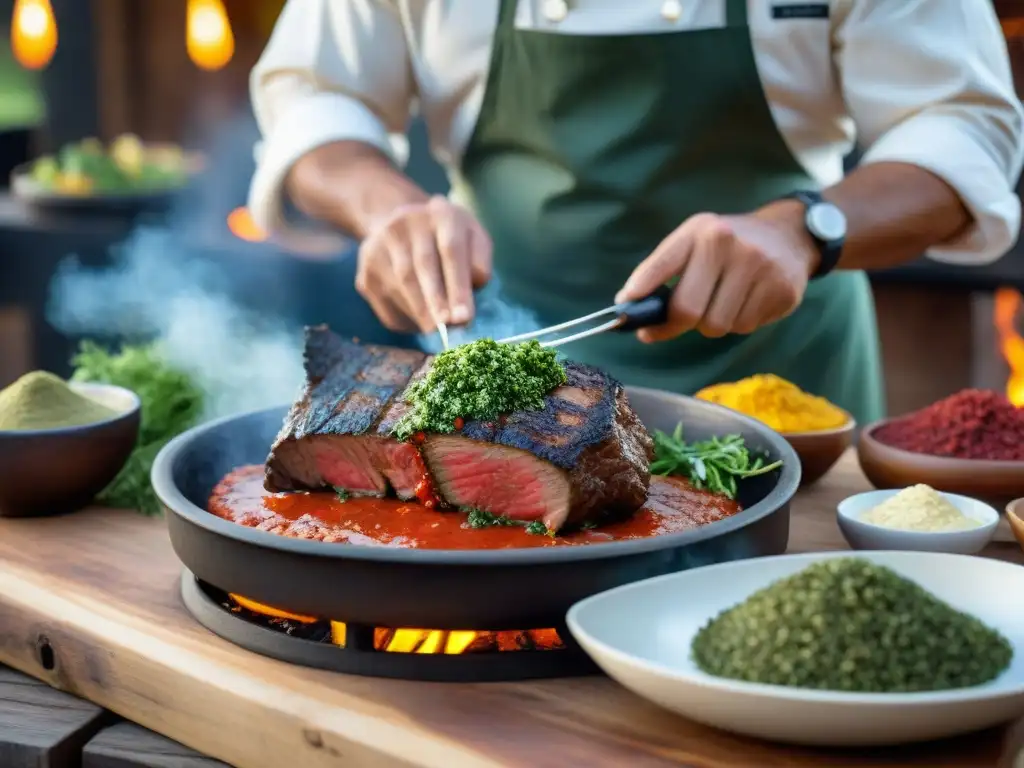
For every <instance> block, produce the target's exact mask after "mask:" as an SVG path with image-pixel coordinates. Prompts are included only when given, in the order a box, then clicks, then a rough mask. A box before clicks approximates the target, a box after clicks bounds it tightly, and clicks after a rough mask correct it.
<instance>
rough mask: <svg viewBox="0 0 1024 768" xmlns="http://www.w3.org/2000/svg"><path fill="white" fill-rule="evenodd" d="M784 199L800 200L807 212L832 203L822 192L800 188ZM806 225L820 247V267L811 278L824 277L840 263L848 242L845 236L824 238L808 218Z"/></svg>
mask: <svg viewBox="0 0 1024 768" xmlns="http://www.w3.org/2000/svg"><path fill="white" fill-rule="evenodd" d="M784 199H788V200H798V201H799V202H801V203H803V204H804V208H805V209H806V211H807V212H810V210H811V208H813V207H814V206H816V205H822V204H826V205H831V203H829V202H828V201H827V200H826V199H825V198H824V197H822V195H821V193H820V192H815V191H811V190H800V191H797V192H791V193H790V194H788V195H786V197H785V198H784ZM804 226H805V227H807V232H808V234H810V236H811V238H812V239H813V240H814V244H815V245H816V246H817V247H818V268H817V269H816V270H814V273H813V274H812V275H811V279H812V280H815V279H817V278H819V277H824V276H825V275H827V274H828V273H829V272H831V271H832V270H834V269H835V268H836V265H838V264H839V259H840V257H841V256H842V255H843V245H844V243H845V242H846V238H845V237H837V238H831V239H825V238H823V237H822V236H821V235H820V234H819V233H818V232H817V231H815V229H814V228H813V227H812V226H811V225H810V222H809V221H808V218H806V217H805V219H804Z"/></svg>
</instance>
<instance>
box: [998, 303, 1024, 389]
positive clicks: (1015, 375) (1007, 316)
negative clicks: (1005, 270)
mask: <svg viewBox="0 0 1024 768" xmlns="http://www.w3.org/2000/svg"><path fill="white" fill-rule="evenodd" d="M1022 305H1024V297H1022V296H1021V293H1020V291H1018V290H1015V289H1013V288H1000V289H999V290H997V291H996V296H995V311H994V313H993V321H994V323H995V326H996V330H997V331H998V332H999V347H1000V350H1001V351H1002V353H1003V357H1004V358H1006V362H1007V364H1008V365H1009V366H1010V378H1009V379H1008V380H1007V382H1006V396H1007V398H1009V400H1010V402H1011V403H1013V404H1014V405H1016V406H1020V407H1024V336H1021V334H1020V332H1019V331H1018V330H1017V317H1018V316H1019V315H1020V310H1021V306H1022Z"/></svg>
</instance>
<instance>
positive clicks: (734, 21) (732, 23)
mask: <svg viewBox="0 0 1024 768" xmlns="http://www.w3.org/2000/svg"><path fill="white" fill-rule="evenodd" d="M506 4H507V3H506ZM511 4H512V5H515V2H512V3H511ZM725 26H727V27H746V26H747V0H725Z"/></svg>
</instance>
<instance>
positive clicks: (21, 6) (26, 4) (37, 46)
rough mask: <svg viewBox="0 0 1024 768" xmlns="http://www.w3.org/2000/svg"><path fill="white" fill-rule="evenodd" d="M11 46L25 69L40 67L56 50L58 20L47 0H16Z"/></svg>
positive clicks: (46, 62)
mask: <svg viewBox="0 0 1024 768" xmlns="http://www.w3.org/2000/svg"><path fill="white" fill-rule="evenodd" d="M11 50H12V51H13V52H14V58H15V59H16V60H17V62H18V63H19V64H21V66H23V67H25V68H26V69H43V68H44V67H45V66H46V65H47V64H49V63H50V60H51V59H52V58H53V54H54V52H55V51H56V50H57V20H56V19H55V18H54V16H53V8H52V7H51V6H50V0H15V3H14V16H13V17H12V19H11Z"/></svg>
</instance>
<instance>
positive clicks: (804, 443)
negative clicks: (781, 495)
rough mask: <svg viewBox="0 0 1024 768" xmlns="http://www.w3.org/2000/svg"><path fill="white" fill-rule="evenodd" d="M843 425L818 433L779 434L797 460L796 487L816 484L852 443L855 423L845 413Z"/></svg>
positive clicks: (851, 417)
mask: <svg viewBox="0 0 1024 768" xmlns="http://www.w3.org/2000/svg"><path fill="white" fill-rule="evenodd" d="M847 416H848V419H847V422H846V423H845V424H844V425H843V426H841V427H836V428H835V429H827V430H822V431H820V432H783V433H782V436H783V437H784V438H785V439H786V441H787V442H788V443H789V444H790V445H791V446H793V450H794V451H796V455H797V456H799V457H800V469H801V475H800V487H801V488H804V487H806V486H808V485H810V484H811V483H816V482H817V481H818V480H820V479H821V478H822V477H824V476H825V474H826V473H827V472H828V471H829V470H830V469H832V467H834V466H835V464H836V462H837V461H839V458H840V457H841V456H842V455H843V453H845V452H846V449H847V448H849V447H850V445H851V444H852V443H853V433H854V431H855V430H856V428H857V422H856V421H854V418H853V416H849V414H847Z"/></svg>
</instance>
